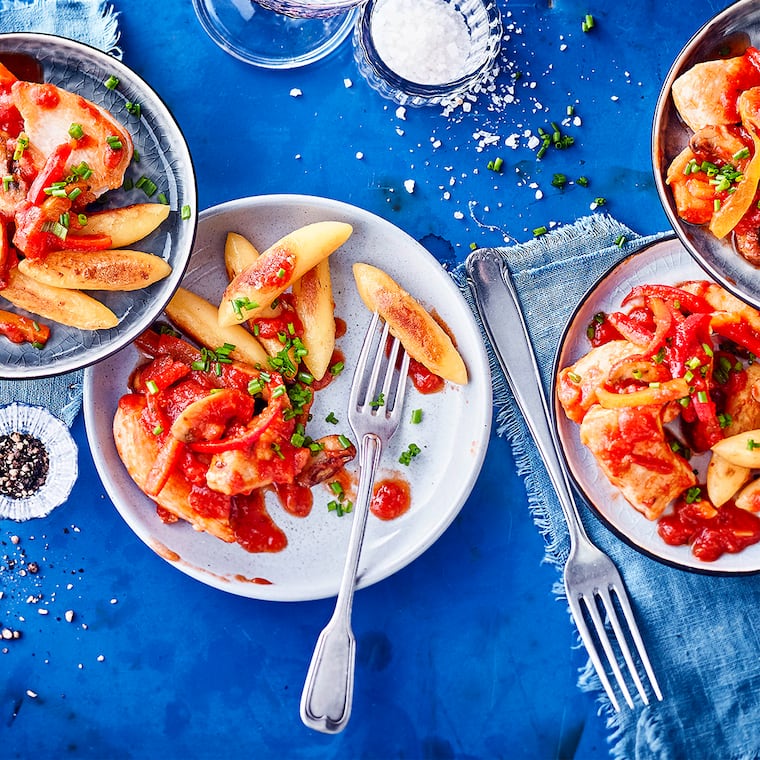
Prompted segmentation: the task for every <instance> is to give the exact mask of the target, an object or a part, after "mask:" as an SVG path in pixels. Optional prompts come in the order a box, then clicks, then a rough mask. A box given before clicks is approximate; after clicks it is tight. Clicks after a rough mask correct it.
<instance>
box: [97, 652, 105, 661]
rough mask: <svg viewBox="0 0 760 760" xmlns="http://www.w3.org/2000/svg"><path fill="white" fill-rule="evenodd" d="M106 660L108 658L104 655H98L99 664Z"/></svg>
mask: <svg viewBox="0 0 760 760" xmlns="http://www.w3.org/2000/svg"><path fill="white" fill-rule="evenodd" d="M105 659H106V658H105V657H104V656H103V655H102V654H99V655H98V662H103V660H105Z"/></svg>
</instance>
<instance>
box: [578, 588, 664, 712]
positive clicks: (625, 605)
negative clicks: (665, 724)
mask: <svg viewBox="0 0 760 760" xmlns="http://www.w3.org/2000/svg"><path fill="white" fill-rule="evenodd" d="M569 602H570V608H571V610H572V612H573V617H574V618H575V621H576V625H577V627H578V631H579V633H580V635H581V639H582V640H583V643H584V645H585V647H586V650H587V651H588V653H589V656H590V658H591V662H592V663H593V665H594V669H595V670H596V673H597V676H598V677H599V680H600V681H601V683H602V686H603V687H604V690H605V691H606V692H607V696H608V697H609V699H610V702H611V703H612V706H613V707H614V708H615V711H616V712H620V703H619V702H618V699H617V696H616V694H615V690H614V689H613V687H612V685H611V683H610V679H609V677H608V672H607V667H606V666H605V664H604V663H603V662H602V659H601V657H600V656H599V646H598V645H601V648H602V650H603V651H604V654H605V657H606V660H607V665H608V666H609V669H610V670H611V671H612V674H613V675H614V677H615V682H616V683H617V685H618V688H619V689H620V692H621V693H622V695H623V698H624V699H625V701H626V704H627V705H628V706H629V707H631V708H632V707H633V706H634V705H633V698H632V697H631V693H630V690H629V689H628V685H627V684H626V680H625V676H624V675H623V672H622V670H621V668H620V665H619V664H618V655H621V656H622V658H623V660H624V661H625V664H626V666H627V669H628V673H629V674H630V677H631V679H632V680H633V683H634V685H635V686H636V690H637V691H638V693H639V696H640V697H641V700H642V701H643V703H644V704H645V705H648V704H649V695H648V694H647V692H646V690H645V688H644V685H643V683H642V681H641V678H640V676H639V666H641V667H643V668H644V671H645V672H646V674H647V677H648V678H649V682H650V684H651V687H652V691H653V692H654V695H655V697H656V698H657V699H658V700H659V701H662V692H661V690H660V686H659V684H658V683H657V678H656V677H655V674H654V670H653V668H652V665H651V663H650V661H649V656H648V655H647V651H646V648H645V647H644V642H643V640H642V638H641V634H640V633H639V629H638V626H637V625H636V620H635V618H634V616H633V610H632V609H631V605H630V602H629V601H628V597H627V595H626V593H625V591H624V590H623V591H621V590H619V589H618V588H617V587H616V586H615V585H614V584H610V585H609V587H608V588H597V589H595V593H594V594H593V595H591V598H589V597H588V596H585V595H583V594H578V595H577V597H576V598H574V599H573V598H571V599H569ZM619 613H622V615H623V618H624V620H625V625H624V626H623V625H621V623H620V618H619ZM588 621H591V623H592V629H590V628H589V626H588ZM608 627H609V628H611V629H612V632H613V636H612V637H610V636H609V635H608V632H607V628H608ZM626 630H627V631H628V636H626ZM611 639H612V641H614V642H615V644H616V646H613V644H612V641H611ZM629 642H630V643H632V644H633V646H634V648H635V653H636V658H637V660H634V655H633V654H632V652H631V648H630V645H629Z"/></svg>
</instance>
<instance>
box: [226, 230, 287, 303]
mask: <svg viewBox="0 0 760 760" xmlns="http://www.w3.org/2000/svg"><path fill="white" fill-rule="evenodd" d="M259 256H261V254H260V253H259V251H258V249H257V248H256V246H254V245H253V243H251V241H250V240H248V239H247V238H246V237H243V235H239V234H238V233H237V232H228V233H227V239H226V240H225V243H224V268H225V269H226V270H227V279H229V280H230V281H232V280H234V279H235V278H236V277H237V276H238V275H239V274H240V273H241V272H242V271H243V270H244V269H246V268H247V267H249V266H251V264H253V262H254V261H256V259H258V258H259ZM278 314H279V310H278V309H273V308H271V306H270V307H267V308H266V309H263V310H262V311H261V312H260V313H259V314H257V315H256V316H257V317H276V316H277V315H278Z"/></svg>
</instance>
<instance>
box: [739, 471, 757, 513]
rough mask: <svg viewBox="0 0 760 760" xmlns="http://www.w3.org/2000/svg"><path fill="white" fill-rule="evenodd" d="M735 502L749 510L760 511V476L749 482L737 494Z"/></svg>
mask: <svg viewBox="0 0 760 760" xmlns="http://www.w3.org/2000/svg"><path fill="white" fill-rule="evenodd" d="M734 504H736V506H737V507H739V509H746V510H747V511H748V512H760V478H755V480H751V481H750V482H749V483H747V485H746V486H744V488H742V490H741V491H739V493H738V494H737V496H736V499H735V501H734Z"/></svg>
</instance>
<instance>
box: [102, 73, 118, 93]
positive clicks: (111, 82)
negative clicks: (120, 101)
mask: <svg viewBox="0 0 760 760" xmlns="http://www.w3.org/2000/svg"><path fill="white" fill-rule="evenodd" d="M104 84H105V86H106V88H107V89H109V90H115V89H116V88H117V87H118V86H119V79H118V77H115V76H114V75H113V74H111V76H110V77H108V79H106V81H105V82H104Z"/></svg>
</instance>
